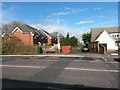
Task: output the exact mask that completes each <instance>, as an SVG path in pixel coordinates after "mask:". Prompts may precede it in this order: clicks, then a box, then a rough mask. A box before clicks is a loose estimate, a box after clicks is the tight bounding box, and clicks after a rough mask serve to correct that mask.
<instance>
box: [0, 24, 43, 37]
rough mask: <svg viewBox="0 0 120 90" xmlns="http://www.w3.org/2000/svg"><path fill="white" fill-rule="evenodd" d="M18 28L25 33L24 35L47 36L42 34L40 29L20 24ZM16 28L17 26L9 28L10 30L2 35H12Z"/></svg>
mask: <svg viewBox="0 0 120 90" xmlns="http://www.w3.org/2000/svg"><path fill="white" fill-rule="evenodd" d="M17 27H18V28H19V29H21V30H22V31H23V33H30V32H31V33H32V34H34V35H41V36H45V34H43V33H41V32H40V31H39V30H38V29H36V28H33V27H31V26H29V25H27V24H19V25H17ZM15 28H16V26H9V27H8V29H7V30H6V31H5V30H3V32H2V33H6V34H9V33H12V31H13V30H14V29H15Z"/></svg>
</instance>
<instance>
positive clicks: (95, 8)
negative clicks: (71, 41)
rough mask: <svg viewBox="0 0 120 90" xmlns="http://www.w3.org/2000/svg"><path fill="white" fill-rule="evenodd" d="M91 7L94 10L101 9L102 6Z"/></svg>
mask: <svg viewBox="0 0 120 90" xmlns="http://www.w3.org/2000/svg"><path fill="white" fill-rule="evenodd" d="M93 9H94V10H101V9H102V8H101V7H94V8H93Z"/></svg>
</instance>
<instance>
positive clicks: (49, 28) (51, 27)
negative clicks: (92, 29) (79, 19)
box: [31, 24, 88, 42]
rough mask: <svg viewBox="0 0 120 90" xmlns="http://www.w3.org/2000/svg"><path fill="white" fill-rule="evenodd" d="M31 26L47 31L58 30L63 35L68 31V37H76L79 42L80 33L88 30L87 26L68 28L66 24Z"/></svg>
mask: <svg viewBox="0 0 120 90" xmlns="http://www.w3.org/2000/svg"><path fill="white" fill-rule="evenodd" d="M31 26H33V27H35V28H38V29H41V28H42V29H44V30H46V31H47V32H49V33H52V32H59V33H61V34H62V35H63V36H66V35H67V33H68V32H69V34H70V37H72V36H75V37H76V38H78V40H79V41H80V42H81V41H82V39H81V35H82V34H83V33H85V31H87V30H88V28H70V27H68V26H63V25H60V26H59V27H58V26H57V25H42V24H32V25H31Z"/></svg>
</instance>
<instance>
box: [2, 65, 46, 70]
mask: <svg viewBox="0 0 120 90" xmlns="http://www.w3.org/2000/svg"><path fill="white" fill-rule="evenodd" d="M0 67H14V68H36V69H37V68H38V69H39V68H46V67H40V66H19V65H0Z"/></svg>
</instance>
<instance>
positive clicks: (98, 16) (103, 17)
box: [91, 15, 105, 18]
mask: <svg viewBox="0 0 120 90" xmlns="http://www.w3.org/2000/svg"><path fill="white" fill-rule="evenodd" d="M104 17H105V16H102V15H100V16H93V17H91V18H104Z"/></svg>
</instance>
